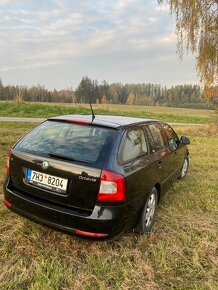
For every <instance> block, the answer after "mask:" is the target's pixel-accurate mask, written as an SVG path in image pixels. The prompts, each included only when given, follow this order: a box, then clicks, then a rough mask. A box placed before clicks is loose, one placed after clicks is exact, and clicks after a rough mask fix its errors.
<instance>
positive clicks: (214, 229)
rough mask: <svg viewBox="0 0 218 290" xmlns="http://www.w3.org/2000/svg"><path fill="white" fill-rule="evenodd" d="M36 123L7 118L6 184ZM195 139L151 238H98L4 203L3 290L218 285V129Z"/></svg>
mask: <svg viewBox="0 0 218 290" xmlns="http://www.w3.org/2000/svg"><path fill="white" fill-rule="evenodd" d="M32 127H33V124H22V123H20V124H19V123H17V124H16V123H15V124H13V125H11V123H10V124H8V123H0V157H1V163H0V184H1V186H2V182H3V180H4V175H5V171H6V170H5V167H6V156H7V151H8V149H9V148H10V147H11V146H12V144H13V143H14V142H15V141H16V140H17V139H18V138H19V137H20V136H21V135H23V134H24V133H25V132H26V131H28V130H29V129H30V128H32ZM175 128H176V129H177V131H178V132H179V134H180V135H181V134H184V135H187V136H189V137H190V139H191V145H190V147H189V149H190V171H189V174H188V176H187V177H186V179H184V180H183V181H178V182H176V183H175V184H174V186H173V187H172V188H171V190H170V191H169V192H167V193H166V194H165V196H164V197H163V199H162V201H161V203H160V206H159V209H158V214H157V218H156V224H155V227H154V231H153V232H152V233H151V234H150V235H149V236H135V235H134V234H133V233H132V232H127V233H124V234H122V235H120V236H118V237H116V238H114V239H111V240H107V241H90V240H84V239H80V238H77V237H75V236H70V235H66V234H63V233H59V232H56V231H54V230H51V229H48V228H46V227H43V226H40V225H37V224H35V223H33V222H30V221H28V220H26V219H24V218H22V217H19V216H18V215H16V214H14V213H12V212H10V211H9V210H8V209H7V208H5V207H4V206H3V204H1V205H0V269H1V270H0V289H13V290H14V289H16V290H19V289H22V290H23V289H31V290H38V289H43V290H44V289H46V290H56V289H57V290H58V289H62V290H67V289H76V290H77V289H78V290H80V289H86V290H89V289H102V290H103V289H125V290H126V289H134V290H135V289H145V290H147V289H149V290H157V289H178V290H179V289H180V290H187V289H195V290H196V289H202V290H205V289H208V290H212V289H213V290H214V289H218V198H217V193H218V183H217V172H218V163H217V157H218V129H217V127H215V126H212V125H204V126H190V127H188V126H187V127H184V126H183V127H175Z"/></svg>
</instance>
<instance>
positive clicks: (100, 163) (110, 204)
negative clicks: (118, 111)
mask: <svg viewBox="0 0 218 290" xmlns="http://www.w3.org/2000/svg"><path fill="white" fill-rule="evenodd" d="M118 135H119V130H118V128H111V127H109V126H105V125H103V126H102V125H99V124H94V123H92V122H87V121H81V120H72V119H66V120H59V119H54V120H47V121H45V122H44V123H42V124H41V125H39V126H38V127H36V128H35V129H33V130H32V131H31V132H30V133H29V134H27V135H26V136H24V137H23V138H22V139H21V140H19V141H18V142H17V144H16V145H15V146H14V147H13V148H12V149H11V150H10V151H9V154H8V164H7V172H8V176H7V179H6V182H5V185H4V203H5V205H6V206H7V207H8V208H10V209H11V210H13V211H15V212H17V213H18V214H21V215H23V216H25V217H27V218H30V219H33V220H35V221H37V222H39V223H43V224H46V225H48V226H52V227H56V228H58V229H60V230H64V231H68V232H70V233H76V234H80V235H84V236H89V237H107V236H111V235H113V234H116V233H118V232H120V231H121V230H122V220H123V216H124V215H125V212H126V206H125V199H126V196H125V179H124V177H123V176H122V175H120V174H117V173H115V172H112V171H109V170H107V168H105V161H106V160H107V158H109V156H110V154H111V150H113V147H114V143H116V140H117V136H118Z"/></svg>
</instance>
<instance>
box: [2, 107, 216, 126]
mask: <svg viewBox="0 0 218 290" xmlns="http://www.w3.org/2000/svg"><path fill="white" fill-rule="evenodd" d="M93 108H94V110H95V113H96V114H112V115H125V116H127V115H128V116H135V117H144V118H154V119H161V120H163V121H167V122H178V123H198V124H205V123H213V122H214V121H215V118H217V114H216V113H215V111H213V110H196V109H186V108H171V107H170V108H169V107H150V106H149V107H148V106H147V107H146V106H128V105H112V104H110V105H109V104H107V105H93ZM67 114H90V107H89V105H87V104H58V103H21V104H17V103H14V102H0V116H2V117H3V116H7V117H8V116H11V117H42V118H47V117H51V116H57V115H67Z"/></svg>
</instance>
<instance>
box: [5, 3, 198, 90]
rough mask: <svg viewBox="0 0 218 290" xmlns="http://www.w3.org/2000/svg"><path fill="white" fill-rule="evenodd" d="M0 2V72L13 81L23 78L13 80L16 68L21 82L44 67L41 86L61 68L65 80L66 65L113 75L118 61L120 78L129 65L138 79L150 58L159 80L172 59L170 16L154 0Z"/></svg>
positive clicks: (92, 73)
mask: <svg viewBox="0 0 218 290" xmlns="http://www.w3.org/2000/svg"><path fill="white" fill-rule="evenodd" d="M0 5H1V10H0V38H1V42H0V63H1V66H0V72H1V75H2V74H3V77H4V78H5V79H8V80H13V82H14V83H17V80H18V79H20V81H22V79H21V76H16V77H17V79H16V78H15V79H13V78H14V77H15V72H17V71H18V70H19V71H23V79H24V78H26V79H27V81H26V82H29V83H33V82H34V80H35V81H36V82H37V83H38V82H39V81H38V80H40V78H41V75H39V69H40V68H43V69H44V71H45V72H47V75H48V77H46V80H45V82H46V83H45V85H47V86H55V85H58V81H57V80H59V79H60V78H59V71H60V67H61V68H62V69H63V75H62V77H63V78H64V79H66V80H67V74H69V70H70V69H71V70H73V74H74V75H78V76H81V75H87V74H88V73H89V74H90V76H91V77H93V78H95V74H96V75H101V73H100V71H102V74H105V75H107V77H108V76H110V75H111V77H109V79H108V80H110V79H111V80H112V79H113V76H114V71H113V70H114V67H116V69H117V66H119V70H120V74H117V77H119V75H122V81H123V80H124V81H125V79H126V80H129V75H128V71H127V70H126V68H127V67H128V70H130V69H131V67H132V68H134V71H135V76H134V78H133V79H132V82H134V81H135V82H137V81H138V80H139V79H141V78H142V76H143V74H144V76H145V77H147V68H146V67H145V66H144V68H143V64H145V63H151V64H152V61H153V64H154V66H156V65H157V63H158V66H159V69H157V73H156V80H157V81H158V78H160V77H161V76H159V75H158V71H159V70H160V67H161V66H162V65H163V66H165V65H166V59H169V57H171V60H172V57H173V59H174V63H175V64H176V61H177V60H176V56H175V55H176V40H175V36H174V27H175V23H174V20H173V19H172V17H170V16H169V10H168V7H167V6H158V5H157V1H156V0H149V1H144V0H110V1H108V0H96V1H88V0H84V1H79V0H73V1H72V0H47V1H42V0H38V1H28V0H17V1H16V2H14V1H13V3H12V1H9V0H8V1H7V0H3V1H2V0H0ZM163 54H164V57H163ZM114 62H115V63H114ZM90 64H91V66H90ZM106 67H108V72H105V68H106ZM165 69H166V68H165ZM12 72H14V73H12ZM27 72H28V73H27ZM143 72H144V73H143ZM1 75H0V77H2V76H1ZM180 75H181V77H182V76H183V75H185V70H184V71H183V70H181V72H180ZM194 77H195V76H194V74H193V79H194ZM28 78H33V79H30V80H28ZM153 78H154V79H153V82H155V76H154V77H153ZM71 81H72V80H71ZM117 81H121V79H117ZM144 81H146V79H145V80H144ZM170 81H172V79H169V82H170ZM62 84H63V82H62ZM68 85H71V84H68V83H67V81H66V86H68ZM74 85H76V84H74Z"/></svg>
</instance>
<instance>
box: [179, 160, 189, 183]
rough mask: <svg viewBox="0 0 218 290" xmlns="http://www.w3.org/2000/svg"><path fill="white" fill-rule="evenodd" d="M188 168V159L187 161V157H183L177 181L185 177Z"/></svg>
mask: <svg viewBox="0 0 218 290" xmlns="http://www.w3.org/2000/svg"><path fill="white" fill-rule="evenodd" d="M188 168H189V159H188V157H185V159H184V162H183V165H182V169H181V172H180V176H179V179H183V178H185V177H186V175H187V173H188Z"/></svg>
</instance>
